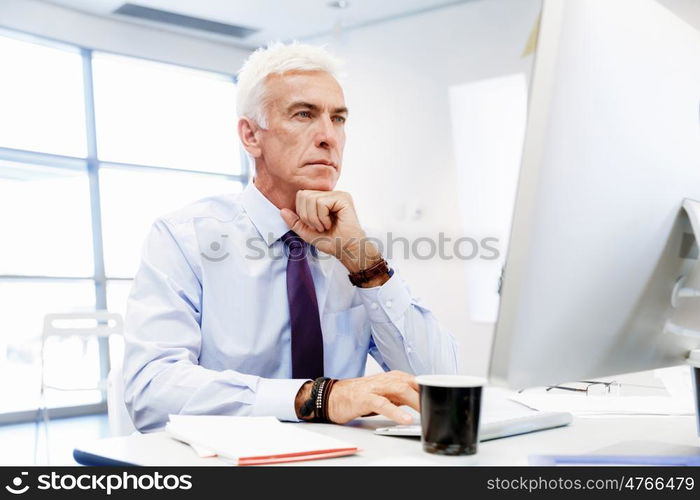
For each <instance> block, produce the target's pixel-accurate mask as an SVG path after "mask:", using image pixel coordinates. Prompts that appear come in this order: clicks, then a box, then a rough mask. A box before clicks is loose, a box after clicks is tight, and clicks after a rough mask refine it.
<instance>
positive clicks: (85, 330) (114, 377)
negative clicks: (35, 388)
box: [40, 311, 136, 436]
mask: <svg viewBox="0 0 700 500" xmlns="http://www.w3.org/2000/svg"><path fill="white" fill-rule="evenodd" d="M62 324H64V325H68V326H62ZM123 333H124V323H123V320H122V317H121V315H120V314H117V313H110V312H108V311H94V312H87V313H56V314H47V315H46V316H45V317H44V330H43V334H42V341H41V405H40V411H41V413H42V414H43V419H44V424H45V426H46V429H47V432H48V421H49V416H48V408H47V405H46V390H47V389H56V390H61V391H71V390H74V391H75V390H80V391H84V390H100V391H102V392H103V394H105V393H106V395H107V412H108V418H109V428H110V433H111V434H112V435H113V436H122V435H128V434H131V433H133V432H134V431H135V430H136V429H135V428H134V426H133V424H132V422H131V418H130V416H129V414H128V412H127V409H126V404H125V403H124V383H123V381H122V355H121V353H118V354H117V355H114V354H115V353H110V354H111V355H110V364H111V367H110V372H109V375H108V376H107V379H106V380H100V381H99V382H98V384H97V385H92V386H90V387H74V386H73V387H61V386H55V385H51V384H48V383H47V381H46V373H45V369H44V368H45V366H44V365H45V361H46V359H45V355H46V352H45V349H46V343H47V341H48V340H49V339H50V338H52V337H59V338H68V337H78V338H81V339H84V340H87V339H90V338H105V339H109V338H110V337H111V336H118V337H122V336H123Z"/></svg>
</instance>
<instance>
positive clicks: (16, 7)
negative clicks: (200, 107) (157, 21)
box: [0, 0, 250, 74]
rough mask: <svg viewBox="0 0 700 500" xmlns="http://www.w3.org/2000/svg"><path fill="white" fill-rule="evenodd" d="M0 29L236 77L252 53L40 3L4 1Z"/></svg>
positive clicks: (32, 0) (0, 3) (19, 0)
mask: <svg viewBox="0 0 700 500" xmlns="http://www.w3.org/2000/svg"><path fill="white" fill-rule="evenodd" d="M0 27H2V28H8V29H12V30H18V31H22V32H25V33H29V34H33V35H40V36H44V37H49V38H52V39H54V40H58V41H62V42H68V43H72V44H76V45H80V46H82V47H87V48H92V49H99V50H105V51H109V52H116V53H119V54H123V55H130V56H137V57H144V58H146V59H153V60H156V61H163V62H170V63H174V64H181V65H183V66H189V67H192V68H199V69H206V70H211V71H218V72H223V73H231V74H233V73H236V72H237V71H238V69H239V68H240V67H241V64H242V63H243V61H244V60H245V58H246V57H248V55H249V54H250V51H249V50H245V49H239V48H236V47H233V46H230V45H225V44H220V43H216V42H212V41H208V40H202V39H197V38H194V37H188V36H185V35H180V34H176V33H170V32H167V31H160V30H157V29H153V28H147V27H143V26H139V25H136V24H130V23H125V22H121V21H117V20H112V19H106V18H102V17H99V16H93V15H89V14H83V13H81V12H78V11H75V10H70V9H65V8H62V7H58V6H56V5H52V4H48V3H42V2H38V1H36V0H0Z"/></svg>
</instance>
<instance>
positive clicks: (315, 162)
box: [306, 160, 338, 170]
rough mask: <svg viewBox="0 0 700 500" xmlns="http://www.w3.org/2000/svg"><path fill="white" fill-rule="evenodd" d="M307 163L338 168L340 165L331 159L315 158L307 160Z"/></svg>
mask: <svg viewBox="0 0 700 500" xmlns="http://www.w3.org/2000/svg"><path fill="white" fill-rule="evenodd" d="M306 165H326V166H328V167H333V168H334V169H336V170H338V166H337V165H336V164H335V163H333V162H332V161H329V160H313V161H310V162H307V163H306Z"/></svg>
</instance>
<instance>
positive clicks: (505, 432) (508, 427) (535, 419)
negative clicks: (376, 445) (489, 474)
mask: <svg viewBox="0 0 700 500" xmlns="http://www.w3.org/2000/svg"><path fill="white" fill-rule="evenodd" d="M572 419H573V417H572V415H571V413H566V412H551V411H549V412H547V411H537V412H532V413H529V414H527V415H523V414H522V413H520V414H517V415H507V414H503V413H498V414H493V415H489V414H488V413H487V414H485V415H482V420H481V422H480V423H479V441H489V440H491V439H500V438H504V437H509V436H517V435H518V434H527V433H529V432H536V431H542V430H545V429H553V428H555V427H563V426H565V425H569V424H570V423H571V421H572ZM374 432H375V434H380V435H382V436H412V437H420V435H421V427H420V424H412V425H392V426H389V427H380V428H378V429H375V431H374Z"/></svg>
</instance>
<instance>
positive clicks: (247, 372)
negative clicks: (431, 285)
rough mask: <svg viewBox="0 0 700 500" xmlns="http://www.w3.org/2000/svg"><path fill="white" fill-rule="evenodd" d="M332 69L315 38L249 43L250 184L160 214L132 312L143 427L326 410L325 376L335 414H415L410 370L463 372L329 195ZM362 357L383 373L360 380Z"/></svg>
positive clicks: (129, 350) (243, 130) (245, 85)
mask: <svg viewBox="0 0 700 500" xmlns="http://www.w3.org/2000/svg"><path fill="white" fill-rule="evenodd" d="M336 71H337V61H336V60H335V59H334V58H333V57H332V56H331V55H330V54H328V53H327V52H326V51H325V50H323V49H321V48H318V47H313V46H308V45H301V44H291V45H282V44H276V45H273V46H270V47H269V48H267V49H261V50H258V51H256V52H255V53H253V54H252V55H251V56H250V58H249V59H248V61H247V62H246V64H245V65H244V67H243V68H242V70H241V72H240V74H239V81H238V113H239V116H240V120H239V122H238V133H239V136H240V139H241V142H242V144H243V146H244V148H245V149H246V151H247V152H248V153H249V155H250V156H251V157H252V158H253V159H254V162H255V178H254V181H253V182H252V183H251V184H250V185H248V186H247V187H246V189H245V190H244V192H243V193H242V194H241V195H237V196H236V195H230V196H217V197H212V198H207V199H205V200H202V201H200V202H197V203H195V204H193V205H191V206H189V207H186V208H184V209H182V210H179V211H177V212H175V213H173V214H170V215H168V216H166V217H163V218H160V219H159V220H157V221H156V222H155V223H154V225H153V228H152V231H151V234H150V235H149V237H148V239H147V241H146V243H145V246H144V251H143V258H142V263H141V267H140V269H139V272H138V274H137V276H136V279H135V282H134V286H133V289H132V292H131V295H130V297H129V303H128V309H127V317H126V331H127V333H126V351H125V364H124V372H125V382H126V403H127V407H128V409H129V411H130V413H131V416H132V419H133V421H134V423H135V425H136V427H137V428H138V429H140V430H142V431H151V430H156V429H159V428H161V427H163V426H164V425H165V423H166V422H167V418H168V414H173V413H174V414H177V413H183V414H222V415H273V416H276V417H277V418H279V419H282V420H292V421H296V420H299V419H304V420H306V419H309V418H310V417H318V415H317V414H316V413H315V411H312V412H311V413H309V408H310V407H309V406H308V405H309V404H311V405H312V406H313V403H314V398H315V397H318V398H319V400H321V399H323V398H322V397H321V395H319V392H320V391H321V390H322V389H323V383H322V382H324V380H322V378H321V377H323V376H325V377H329V378H333V379H339V380H338V381H337V382H335V383H334V384H333V385H330V384H329V385H328V388H329V390H328V391H327V394H326V397H327V398H328V399H327V401H326V400H324V401H325V402H324V405H325V406H324V412H325V413H324V415H325V419H326V420H328V421H332V422H335V423H345V422H348V421H350V420H352V419H354V418H357V417H359V416H362V415H366V414H370V413H378V414H381V415H384V416H386V417H388V418H390V419H393V420H394V421H396V422H399V423H408V422H410V421H411V418H410V416H409V415H408V414H407V413H406V412H405V411H402V410H401V409H400V408H399V406H401V405H409V406H411V407H413V408H415V409H418V392H417V386H416V384H415V381H414V378H413V376H412V375H410V374H409V373H412V374H422V373H454V372H456V348H455V344H454V340H453V339H452V337H451V335H450V334H449V333H447V332H446V331H444V330H443V329H442V328H441V327H440V325H439V324H438V323H437V321H436V320H435V318H434V317H433V315H432V314H431V313H430V311H429V310H428V309H426V308H425V307H423V306H422V305H419V304H417V303H416V302H415V300H414V299H413V298H412V297H411V295H410V292H409V290H408V288H407V286H406V285H405V284H404V283H403V282H402V281H401V278H400V277H399V275H398V273H395V272H394V271H393V270H392V269H390V268H389V267H388V265H387V264H386V263H385V261H384V260H383V259H382V257H381V255H380V253H379V251H378V249H377V247H376V246H375V245H373V244H371V243H369V242H368V241H367V239H366V238H365V233H364V231H363V230H362V228H361V226H360V223H359V222H358V217H357V214H356V213H355V208H354V206H353V202H352V198H351V196H350V195H349V194H348V193H343V192H339V191H333V189H334V187H335V185H336V182H337V181H338V177H339V175H340V172H341V168H342V160H343V148H344V146H345V122H346V120H347V117H348V110H347V108H346V106H345V101H344V96H343V91H342V89H341V87H340V85H339V84H338V82H337V81H336V79H335V77H334V74H335V73H336ZM372 168H376V166H372ZM368 178H369V177H368ZM368 182H369V181H368ZM349 276H350V277H351V278H352V282H351V281H350V279H349ZM368 353H369V354H371V355H372V356H373V357H374V358H375V359H376V360H377V361H378V362H379V364H380V365H381V366H382V368H383V369H384V370H385V371H387V373H382V374H378V375H374V376H368V377H363V374H364V369H365V363H366V359H367V354H368ZM389 370H393V371H389ZM312 380H313V381H314V382H312ZM331 387H332V389H331ZM312 396H313V397H312ZM305 408H306V409H305Z"/></svg>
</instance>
